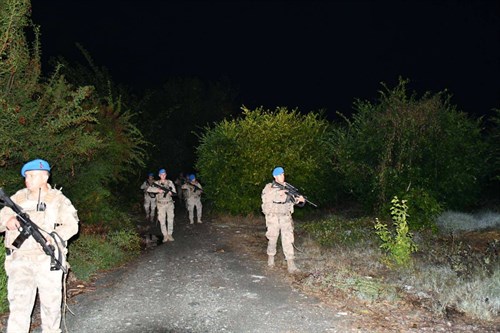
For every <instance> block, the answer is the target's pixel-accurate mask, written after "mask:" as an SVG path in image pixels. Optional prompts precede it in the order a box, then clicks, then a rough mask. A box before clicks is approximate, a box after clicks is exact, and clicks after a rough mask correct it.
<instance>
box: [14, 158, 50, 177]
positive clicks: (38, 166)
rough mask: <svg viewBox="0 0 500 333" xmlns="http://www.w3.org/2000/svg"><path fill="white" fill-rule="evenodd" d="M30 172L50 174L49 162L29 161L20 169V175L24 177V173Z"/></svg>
mask: <svg viewBox="0 0 500 333" xmlns="http://www.w3.org/2000/svg"><path fill="white" fill-rule="evenodd" d="M30 170H45V171H48V172H50V165H49V162H47V161H44V160H40V159H36V160H33V161H29V162H28V163H26V164H25V165H24V166H23V168H22V169H21V175H22V176H23V177H26V171H30Z"/></svg>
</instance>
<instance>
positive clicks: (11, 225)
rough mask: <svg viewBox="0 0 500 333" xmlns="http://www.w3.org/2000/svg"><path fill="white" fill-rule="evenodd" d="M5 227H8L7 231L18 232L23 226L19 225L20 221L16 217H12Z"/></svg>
mask: <svg viewBox="0 0 500 333" xmlns="http://www.w3.org/2000/svg"><path fill="white" fill-rule="evenodd" d="M5 226H6V227H7V230H17V229H19V227H20V226H21V225H20V224H19V221H18V220H17V219H16V217H15V216H12V217H11V218H9V219H8V220H7V223H6V224H5Z"/></svg>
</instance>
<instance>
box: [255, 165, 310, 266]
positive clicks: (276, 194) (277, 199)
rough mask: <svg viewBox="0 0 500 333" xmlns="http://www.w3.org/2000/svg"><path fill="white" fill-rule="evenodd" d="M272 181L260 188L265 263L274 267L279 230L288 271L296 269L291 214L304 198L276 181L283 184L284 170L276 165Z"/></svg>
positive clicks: (303, 203)
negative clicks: (290, 191) (285, 188)
mask: <svg viewBox="0 0 500 333" xmlns="http://www.w3.org/2000/svg"><path fill="white" fill-rule="evenodd" d="M273 177H274V181H273V182H272V183H268V184H266V186H265V187H264V189H263V190H262V195H261V197H262V212H263V213H264V215H265V216H266V227H267V232H266V237H267V239H268V240H269V242H268V244H267V255H268V261H267V265H268V266H269V267H274V256H275V255H276V243H277V242H278V237H279V235H280V232H281V246H282V248H283V253H284V255H285V259H286V262H287V266H288V272H289V273H295V272H297V271H298V269H297V267H296V266H295V262H294V259H295V256H294V251H293V242H294V235H293V220H292V214H293V209H294V205H298V206H299V207H303V206H304V205H305V199H304V197H303V196H297V197H296V198H294V197H292V196H291V195H289V194H287V191H286V190H282V189H281V188H280V187H279V186H278V185H277V184H276V183H279V184H281V185H284V184H285V170H284V169H283V168H282V167H277V168H275V169H274V170H273Z"/></svg>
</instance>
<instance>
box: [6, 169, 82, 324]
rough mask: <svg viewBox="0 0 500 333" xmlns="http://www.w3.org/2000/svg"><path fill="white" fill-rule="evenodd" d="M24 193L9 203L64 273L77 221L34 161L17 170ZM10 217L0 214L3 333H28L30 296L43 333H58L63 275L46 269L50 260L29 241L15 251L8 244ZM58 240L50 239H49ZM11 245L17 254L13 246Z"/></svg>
mask: <svg viewBox="0 0 500 333" xmlns="http://www.w3.org/2000/svg"><path fill="white" fill-rule="evenodd" d="M21 175H22V176H23V177H24V182H25V185H26V188H24V189H22V190H19V191H17V192H16V193H15V194H14V195H13V196H12V197H11V199H12V201H13V202H14V203H15V204H16V205H18V206H19V207H20V208H21V209H22V210H23V211H24V212H25V213H27V214H28V215H29V217H30V219H31V221H33V223H35V224H36V225H37V226H38V227H39V228H40V231H42V233H43V235H44V237H45V238H46V239H47V241H48V242H49V243H50V245H53V246H54V248H55V249H56V252H57V254H58V255H59V254H60V255H61V258H62V259H61V262H62V265H63V267H64V268H65V270H67V268H68V267H69V265H68V264H67V262H66V254H67V248H66V246H67V241H68V240H69V239H70V238H71V237H73V236H74V235H76V233H77V232H78V215H77V211H76V209H75V207H73V205H72V204H71V201H70V200H69V199H68V198H67V197H66V196H64V195H63V194H62V192H61V191H60V190H56V189H53V188H52V187H51V186H50V184H48V179H49V176H50V165H49V163H48V162H47V161H45V160H41V159H36V160H33V161H30V162H28V163H26V164H25V165H24V166H23V167H22V169H21ZM19 227H20V223H19V221H18V220H17V218H16V213H15V212H14V211H13V210H12V209H11V208H9V207H4V208H3V209H2V210H0V232H5V247H6V257H5V272H6V273H7V277H8V281H7V292H8V299H9V310H10V314H9V319H8V322H7V332H8V333H14V332H15V333H20V332H28V331H29V329H30V323H31V313H32V311H33V307H34V304H35V298H36V293H37V290H38V295H39V298H40V311H41V318H42V331H43V332H61V329H60V326H61V303H62V290H63V288H62V287H63V285H62V283H63V281H65V279H63V274H64V272H63V270H61V269H55V270H53V269H51V259H52V258H51V257H50V256H48V255H46V254H45V252H44V251H43V249H42V247H41V246H40V244H38V243H37V241H35V239H34V238H33V237H31V236H30V237H28V238H27V239H26V240H25V241H24V242H22V244H21V245H18V244H17V243H16V242H14V240H16V238H17V236H18V235H19V234H20V232H19ZM56 235H57V236H58V237H54V236H56ZM14 244H17V246H18V248H16V247H15V246H14Z"/></svg>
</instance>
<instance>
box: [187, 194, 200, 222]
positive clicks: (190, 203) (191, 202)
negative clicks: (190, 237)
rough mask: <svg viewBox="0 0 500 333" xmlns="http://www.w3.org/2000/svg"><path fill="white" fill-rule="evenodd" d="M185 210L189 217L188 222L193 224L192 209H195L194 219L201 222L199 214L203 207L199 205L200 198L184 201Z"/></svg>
mask: <svg viewBox="0 0 500 333" xmlns="http://www.w3.org/2000/svg"><path fill="white" fill-rule="evenodd" d="M186 204H187V210H188V215H189V222H190V223H194V209H195V208H196V215H197V216H196V218H197V220H196V221H197V222H201V214H202V212H203V206H202V205H201V199H200V198H188V199H187V201H186Z"/></svg>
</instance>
